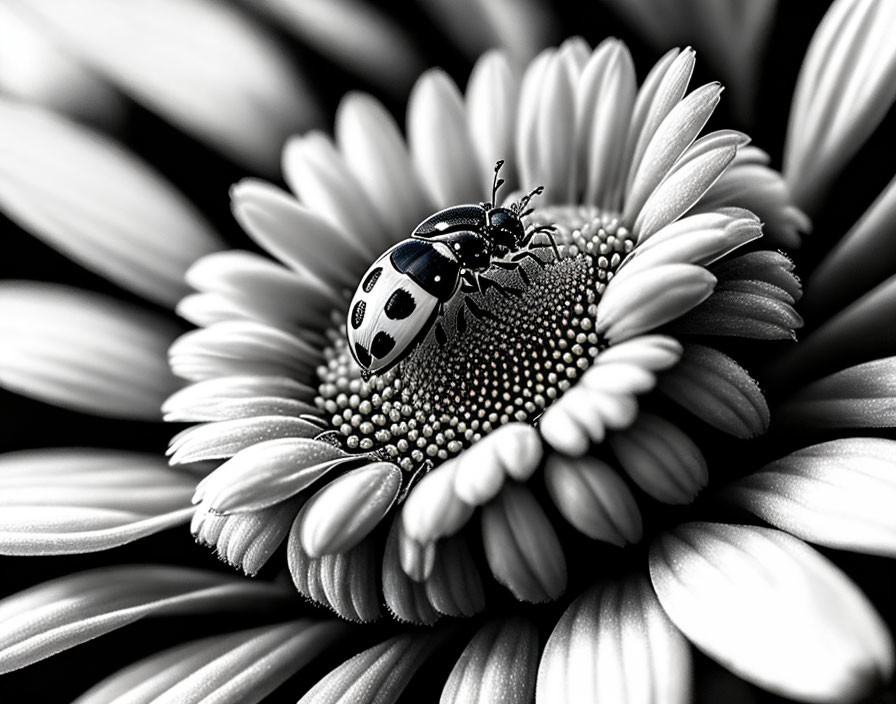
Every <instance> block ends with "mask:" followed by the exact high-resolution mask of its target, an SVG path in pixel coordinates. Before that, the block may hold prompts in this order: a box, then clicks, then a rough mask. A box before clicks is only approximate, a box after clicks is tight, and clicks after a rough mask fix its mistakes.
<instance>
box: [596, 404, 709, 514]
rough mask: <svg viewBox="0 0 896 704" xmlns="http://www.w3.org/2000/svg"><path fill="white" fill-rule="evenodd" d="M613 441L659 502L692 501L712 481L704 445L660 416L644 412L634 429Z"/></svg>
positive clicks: (628, 469)
mask: <svg viewBox="0 0 896 704" xmlns="http://www.w3.org/2000/svg"><path fill="white" fill-rule="evenodd" d="M609 442H610V447H612V448H613V452H614V453H616V457H617V458H618V459H619V463H620V464H621V465H622V468H623V469H624V470H625V471H626V472H627V473H628V475H629V476H630V477H631V478H632V479H633V480H634V481H635V483H636V484H637V485H638V486H640V487H641V488H642V489H643V490H644V491H645V492H646V493H648V494H650V495H651V496H652V497H653V498H655V499H656V500H657V501H663V502H665V503H669V504H685V503H690V502H691V501H693V500H694V497H695V496H696V495H697V493H698V492H699V491H700V490H701V489H702V488H703V487H704V486H706V482H707V481H709V471H708V470H707V468H706V460H705V459H703V453H702V452H700V448H699V447H697V445H696V444H695V443H694V441H693V440H691V438H690V437H688V436H687V435H686V434H685V433H684V432H682V431H681V430H680V429H679V428H678V427H677V426H675V425H673V424H672V423H670V422H668V421H666V420H664V419H663V418H661V417H660V416H656V415H653V414H652V413H642V414H640V415H639V416H638V420H637V421H635V423H634V425H632V427H631V428H629V429H628V430H626V431H624V432H621V433H616V434H614V435H611V436H610V439H609Z"/></svg>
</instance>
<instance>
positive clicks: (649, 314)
mask: <svg viewBox="0 0 896 704" xmlns="http://www.w3.org/2000/svg"><path fill="white" fill-rule="evenodd" d="M715 285H716V277H715V276H713V275H712V274H711V273H709V272H708V271H707V270H706V269H704V268H703V267H702V266H696V265H694V264H662V265H660V266H656V267H652V268H650V269H647V270H646V271H641V272H637V273H634V274H632V275H631V276H627V275H626V274H625V268H623V269H622V271H620V273H619V275H618V277H614V278H613V280H612V281H611V282H610V284H609V285H608V286H607V289H606V291H605V292H604V294H603V297H602V298H601V300H600V303H599V304H598V307H597V332H598V333H600V334H603V335H605V336H606V337H607V339H608V340H609V341H610V343H611V344H615V343H618V342H623V341H625V340H628V339H630V338H632V337H636V336H637V335H640V334H641V333H644V332H648V331H650V330H653V329H654V328H657V327H659V326H660V325H663V324H664V323H668V322H669V321H670V320H674V319H675V318H678V317H679V316H681V315H684V314H685V313H687V312H688V311H689V310H691V309H692V308H694V307H696V306H697V305H699V304H700V303H702V302H703V301H705V300H706V299H707V298H709V295H710V294H711V293H712V291H713V288H714V287H715Z"/></svg>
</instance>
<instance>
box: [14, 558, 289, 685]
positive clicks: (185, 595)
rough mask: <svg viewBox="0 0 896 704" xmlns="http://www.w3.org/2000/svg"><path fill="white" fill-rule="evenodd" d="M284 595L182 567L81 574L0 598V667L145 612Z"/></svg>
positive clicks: (270, 603)
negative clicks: (0, 599)
mask: <svg viewBox="0 0 896 704" xmlns="http://www.w3.org/2000/svg"><path fill="white" fill-rule="evenodd" d="M288 598H289V592H288V591H284V589H283V588H282V587H280V586H276V585H274V584H270V583H264V582H250V581H248V580H246V579H242V578H234V577H229V576H222V575H220V574H216V573H214V572H206V571H202V570H194V569H188V568H185V567H164V566H155V565H139V566H122V567H103V568H99V569H94V570H88V571H86V572H79V573H77V574H72V575H68V576H65V577H60V578H59V579H55V580H51V581H49V582H44V583H43V584H39V585H37V586H36V587H31V588H30V589H26V590H25V591H22V592H19V593H18V594H14V595H12V596H9V597H6V598H5V599H3V600H2V601H0V671H2V672H10V671H11V670H17V669H19V668H21V667H25V666H26V665H30V664H32V663H35V662H38V661H40V660H43V659H44V658H48V657H50V656H51V655H55V654H56V653H59V652H62V651H63V650H67V649H68V648H71V647H74V646H76V645H80V644H81V643H84V642H86V641H88V640H91V639H93V638H96V637H98V636H101V635H103V634H104V633H108V632H110V631H114V630H115V629H117V628H121V627H122V626H126V625H127V624H129V623H133V622H134V621H137V620H139V619H141V618H143V617H144V616H155V615H162V614H190V613H205V612H209V611H210V612H220V611H221V610H223V609H230V608H239V609H245V608H247V607H249V608H258V607H261V608H262V609H271V608H276V606H277V604H279V605H280V606H281V607H282V606H283V605H284V604H286V603H287V599H288Z"/></svg>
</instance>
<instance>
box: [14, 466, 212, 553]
mask: <svg viewBox="0 0 896 704" xmlns="http://www.w3.org/2000/svg"><path fill="white" fill-rule="evenodd" d="M194 484H195V482H194V480H193V479H192V478H190V477H189V476H188V475H184V474H182V473H180V472H174V471H172V470H170V469H169V468H168V467H166V465H165V463H164V461H163V460H162V459H161V458H158V457H156V456H154V455H140V454H136V453H127V452H109V451H101V450H34V451H26V452H15V453H9V454H6V455H0V553H2V554H4V555H65V554H80V553H87V552H95V551H98V550H108V549H109V548H113V547H117V546H119V545H124V544H125V543H130V542H132V541H134V540H137V539H139V538H143V537H145V536H148V535H152V534H153V533H157V532H159V531H161V530H165V529H166V528H171V527H173V526H176V525H178V524H181V523H186V522H187V521H189V520H190V516H191V515H192V514H193V511H194V510H195V509H193V508H191V507H190V494H191V493H192V491H193V488H194Z"/></svg>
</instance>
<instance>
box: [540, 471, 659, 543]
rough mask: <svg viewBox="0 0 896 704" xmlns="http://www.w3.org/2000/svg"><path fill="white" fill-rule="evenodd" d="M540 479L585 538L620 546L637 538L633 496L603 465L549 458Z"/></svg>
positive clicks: (638, 520)
mask: <svg viewBox="0 0 896 704" xmlns="http://www.w3.org/2000/svg"><path fill="white" fill-rule="evenodd" d="M544 480H545V484H546V485H547V488H548V493H549V494H550V495H551V498H552V499H553V501H554V503H555V504H556V506H557V508H558V509H559V510H560V513H562V514H563V517H564V518H565V519H566V520H567V521H569V522H570V523H571V524H572V525H573V526H575V527H576V528H577V529H578V530H579V531H580V532H582V533H584V534H585V535H587V536H588V537H589V538H593V539H594V540H604V541H606V542H608V543H613V544H614V545H620V546H622V545H625V544H626V543H636V542H638V541H639V540H640V539H641V534H642V525H641V512H640V511H639V510H638V504H637V502H636V501H635V497H634V496H632V493H631V491H629V488H628V487H627V486H626V485H625V482H624V481H622V478H621V477H620V476H619V475H618V474H617V473H616V472H615V471H613V469H611V468H610V467H609V466H608V465H607V464H605V463H604V462H601V461H600V460H597V459H594V458H590V457H589V458H582V459H578V460H573V459H568V458H566V457H562V456H561V455H551V456H550V457H549V458H548V460H547V463H546V464H545V469H544Z"/></svg>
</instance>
